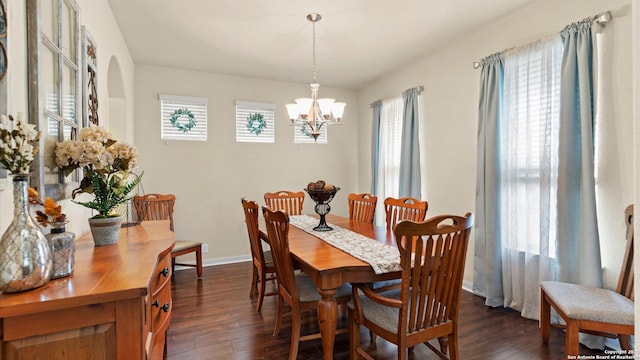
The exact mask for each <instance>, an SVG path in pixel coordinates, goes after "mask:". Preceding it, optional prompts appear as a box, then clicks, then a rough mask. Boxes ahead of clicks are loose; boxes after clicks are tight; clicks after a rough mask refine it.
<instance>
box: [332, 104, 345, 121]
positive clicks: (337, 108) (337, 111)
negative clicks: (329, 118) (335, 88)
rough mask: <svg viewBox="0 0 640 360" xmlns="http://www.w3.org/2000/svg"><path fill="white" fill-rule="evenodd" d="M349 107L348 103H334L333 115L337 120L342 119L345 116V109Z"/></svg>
mask: <svg viewBox="0 0 640 360" xmlns="http://www.w3.org/2000/svg"><path fill="white" fill-rule="evenodd" d="M345 106H347V103H343V102H337V103H333V109H331V113H332V114H333V117H334V118H336V119H342V114H344V107H345Z"/></svg>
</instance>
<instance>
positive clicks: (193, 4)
mask: <svg viewBox="0 0 640 360" xmlns="http://www.w3.org/2000/svg"><path fill="white" fill-rule="evenodd" d="M108 1H109V4H110V5H111V9H112V11H113V13H114V15H115V17H116V20H117V22H118V25H119V26H120V30H121V31H122V34H123V36H124V38H125V41H126V42H127V46H128V47H129V50H130V51H131V55H132V56H133V60H134V62H135V63H137V64H146V65H158V66H168V67H177V68H184V69H191V70H199V71H206V72H214V73H223V74H231V75H242V76H249V77H257V78H264V79H274V80H280V81H293V82H305V83H306V82H309V83H310V82H311V80H312V75H313V61H312V49H313V45H312V24H311V22H309V21H308V20H307V19H306V15H307V14H308V13H311V12H316V13H319V14H321V15H322V20H321V21H320V22H318V23H317V24H316V57H317V60H316V62H317V80H318V82H319V83H320V84H322V85H331V86H338V87H344V88H350V89H358V88H359V87H361V86H363V85H365V84H366V83H367V82H369V81H371V80H373V79H375V78H376V77H378V76H380V75H381V74H384V73H386V72H388V71H390V70H393V69H395V68H398V67H400V66H402V65H405V64H407V63H410V62H412V61H415V60H416V59H420V58H422V57H424V56H425V55H426V54H428V53H429V52H432V51H434V50H435V49H438V48H439V47H442V46H444V45H445V44H446V42H447V41H450V40H451V39H453V38H455V37H458V36H461V35H463V34H465V33H468V32H472V31H474V28H477V27H478V26H481V25H482V24H484V23H487V22H490V21H492V20H494V19H496V18H499V17H501V16H504V15H505V14H508V13H510V12H512V11H514V10H515V9H518V8H520V7H523V6H525V5H527V4H529V3H532V2H534V1H537V0H482V1H478V0H438V1H436V0H393V1H391V0H322V1H317V0H316V1H312V0H261V1H259V0H108Z"/></svg>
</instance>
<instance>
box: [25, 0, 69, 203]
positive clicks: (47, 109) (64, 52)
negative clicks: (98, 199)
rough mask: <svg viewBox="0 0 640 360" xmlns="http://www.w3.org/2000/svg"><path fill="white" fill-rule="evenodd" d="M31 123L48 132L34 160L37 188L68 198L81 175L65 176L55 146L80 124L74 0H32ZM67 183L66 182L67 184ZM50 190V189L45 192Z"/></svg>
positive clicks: (44, 193) (29, 10)
mask: <svg viewBox="0 0 640 360" xmlns="http://www.w3.org/2000/svg"><path fill="white" fill-rule="evenodd" d="M27 25H28V26H29V27H31V28H33V29H40V30H41V31H40V33H36V32H29V33H28V37H29V38H28V41H27V42H28V49H27V51H28V67H29V71H28V83H29V89H28V95H29V114H34V115H32V116H30V119H29V120H30V122H31V123H33V124H36V126H37V127H38V129H39V130H40V131H41V132H42V137H43V143H44V149H42V150H41V151H42V154H43V156H42V158H41V159H42V161H40V159H38V160H36V161H35V162H34V166H33V174H32V179H31V180H32V186H34V187H36V188H38V190H40V192H41V194H42V196H50V197H52V198H54V199H61V198H64V197H65V196H66V195H67V194H68V193H69V192H68V191H67V190H65V187H66V185H70V186H75V185H74V184H73V183H74V182H77V181H78V179H79V178H78V173H77V172H74V173H72V174H69V176H67V177H65V176H64V174H62V172H61V171H58V170H57V168H56V166H55V154H54V151H55V144H56V142H58V141H63V140H68V139H75V138H76V136H77V134H78V127H79V126H80V124H79V123H80V116H78V115H79V114H82V110H81V108H80V106H81V101H80V96H81V95H80V94H81V91H80V65H79V64H80V56H81V54H80V51H79V48H80V29H79V26H80V25H79V9H78V6H77V4H76V3H75V2H74V1H73V0H49V1H37V0H28V1H27ZM65 184H66V185H65ZM42 188H44V191H42Z"/></svg>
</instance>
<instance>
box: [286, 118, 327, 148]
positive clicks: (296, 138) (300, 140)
mask: <svg viewBox="0 0 640 360" xmlns="http://www.w3.org/2000/svg"><path fill="white" fill-rule="evenodd" d="M293 142H294V143H295V144H326V143H327V125H324V126H323V127H322V129H320V136H318V141H315V140H313V136H311V133H310V132H309V128H308V127H303V126H302V125H300V124H298V123H297V124H295V126H293Z"/></svg>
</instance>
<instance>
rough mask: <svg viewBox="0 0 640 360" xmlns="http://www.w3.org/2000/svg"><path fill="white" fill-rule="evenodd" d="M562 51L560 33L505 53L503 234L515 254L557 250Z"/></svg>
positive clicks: (502, 182)
mask: <svg viewBox="0 0 640 360" xmlns="http://www.w3.org/2000/svg"><path fill="white" fill-rule="evenodd" d="M562 54H563V45H562V39H561V38H560V36H557V37H554V38H550V39H548V40H546V41H544V42H540V43H536V44H534V45H531V46H527V47H523V48H522V49H518V50H517V51H512V52H508V53H507V54H505V57H504V78H503V82H504V83H503V92H502V96H503V104H502V109H501V110H502V118H501V120H500V124H501V125H500V126H501V128H500V142H499V144H500V156H499V160H500V167H501V174H500V184H501V193H500V199H501V211H502V216H501V218H502V223H501V236H502V239H503V240H502V241H503V247H504V248H505V249H510V250H512V251H513V254H528V255H544V256H548V257H549V258H554V257H555V253H556V222H555V221H554V219H556V218H557V206H556V202H557V196H556V192H557V183H558V156H559V148H558V144H559V139H560V138H559V131H560V81H561V69H562ZM514 256H516V255H514ZM518 256H519V255H518Z"/></svg>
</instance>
